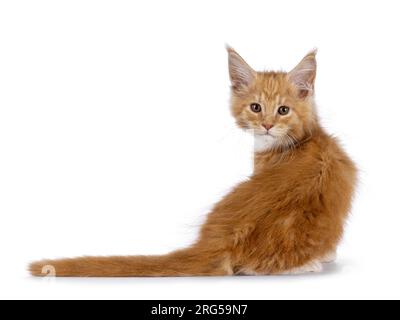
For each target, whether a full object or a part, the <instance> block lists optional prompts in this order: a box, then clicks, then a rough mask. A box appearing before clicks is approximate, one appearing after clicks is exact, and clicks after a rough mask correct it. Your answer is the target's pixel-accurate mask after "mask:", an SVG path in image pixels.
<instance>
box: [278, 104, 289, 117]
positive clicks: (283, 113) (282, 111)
mask: <svg viewBox="0 0 400 320" xmlns="http://www.w3.org/2000/svg"><path fill="white" fill-rule="evenodd" d="M289 111H290V108H289V107H286V106H282V107H279V109H278V113H279V114H280V115H281V116H286V115H287V114H288V113H289Z"/></svg>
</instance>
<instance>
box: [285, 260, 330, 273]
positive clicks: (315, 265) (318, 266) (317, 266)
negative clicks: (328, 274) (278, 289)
mask: <svg viewBox="0 0 400 320" xmlns="http://www.w3.org/2000/svg"><path fill="white" fill-rule="evenodd" d="M323 269H324V268H323V266H322V263H321V262H319V261H311V262H309V263H307V264H306V265H304V266H302V267H299V268H295V269H292V270H288V271H285V272H282V273H281V274H303V273H310V272H314V273H317V272H322V270H323Z"/></svg>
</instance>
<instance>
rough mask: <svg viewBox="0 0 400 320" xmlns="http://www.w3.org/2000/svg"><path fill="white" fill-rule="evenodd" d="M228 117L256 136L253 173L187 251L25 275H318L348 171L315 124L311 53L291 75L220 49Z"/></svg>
mask: <svg viewBox="0 0 400 320" xmlns="http://www.w3.org/2000/svg"><path fill="white" fill-rule="evenodd" d="M228 54H229V73H230V78H231V82H232V106H231V108H232V114H233V116H234V117H235V119H236V121H237V124H238V125H239V127H241V128H243V129H246V130H251V131H252V132H253V133H254V137H255V170H254V173H253V175H252V176H251V177H250V178H249V179H248V180H247V181H245V182H243V183H241V184H239V185H238V186H236V187H235V188H234V190H233V191H232V192H231V193H229V194H228V195H227V196H226V197H225V198H224V199H222V201H220V202H219V203H218V204H217V205H215V207H214V209H213V210H212V212H211V213H210V214H209V216H208V218H207V221H206V223H205V224H204V225H203V227H202V229H201V232H200V237H199V238H198V240H197V241H196V243H194V244H193V245H192V246H191V247H189V248H186V249H183V250H178V251H176V252H172V253H170V254H168V255H164V256H128V257H82V258H76V259H61V260H45V261H40V262H35V263H32V264H31V265H30V272H31V273H32V275H34V276H45V275H46V274H45V271H44V270H49V269H50V268H51V270H55V273H56V276H59V277H145V276H225V275H239V274H245V275H267V274H287V273H304V272H318V271H321V270H322V264H323V263H324V262H329V261H332V260H334V257H335V253H336V247H337V245H338V242H339V241H340V239H341V236H342V233H343V227H344V224H345V221H346V218H347V216H348V213H349V210H350V206H351V200H352V196H353V192H354V187H355V182H356V174H357V172H356V167H355V165H354V164H353V162H352V161H351V159H349V157H348V156H347V155H346V154H345V153H344V151H343V150H342V149H341V148H340V146H339V145H338V143H337V142H336V140H335V139H334V138H332V137H331V136H329V135H327V134H326V133H325V132H324V130H323V129H322V128H321V127H320V125H319V123H318V117H317V114H316V110H315V103H314V81H315V77H316V69H317V67H316V59H315V55H316V52H311V53H309V54H308V55H307V56H306V57H305V58H304V59H303V60H302V61H301V62H300V63H299V64H298V65H297V66H296V67H295V68H294V69H293V70H292V71H290V72H289V73H284V72H256V71H254V70H253V69H252V68H251V67H250V66H249V65H248V64H247V63H246V62H245V61H244V60H243V59H242V58H241V57H240V56H239V55H238V54H237V53H236V52H235V51H234V50H233V49H231V48H228Z"/></svg>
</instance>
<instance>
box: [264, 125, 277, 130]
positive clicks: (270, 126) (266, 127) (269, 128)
mask: <svg viewBox="0 0 400 320" xmlns="http://www.w3.org/2000/svg"><path fill="white" fill-rule="evenodd" d="M262 126H263V127H264V128H265V129H267V130H271V129H272V127H273V126H274V125H273V124H268V123H264V124H263V125H262Z"/></svg>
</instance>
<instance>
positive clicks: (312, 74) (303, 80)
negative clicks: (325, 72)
mask: <svg viewBox="0 0 400 320" xmlns="http://www.w3.org/2000/svg"><path fill="white" fill-rule="evenodd" d="M316 55H317V49H314V50H313V51H311V52H310V53H309V54H307V55H306V56H305V57H304V58H303V60H302V61H301V62H300V63H299V64H298V65H297V66H296V67H295V68H294V69H293V70H292V71H290V72H289V73H288V79H289V81H290V82H291V83H292V84H293V85H294V86H295V87H296V88H297V89H298V92H299V98H302V99H304V98H306V97H309V96H312V95H313V94H314V83H315V78H316V75H317V60H316V57H315V56H316Z"/></svg>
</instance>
